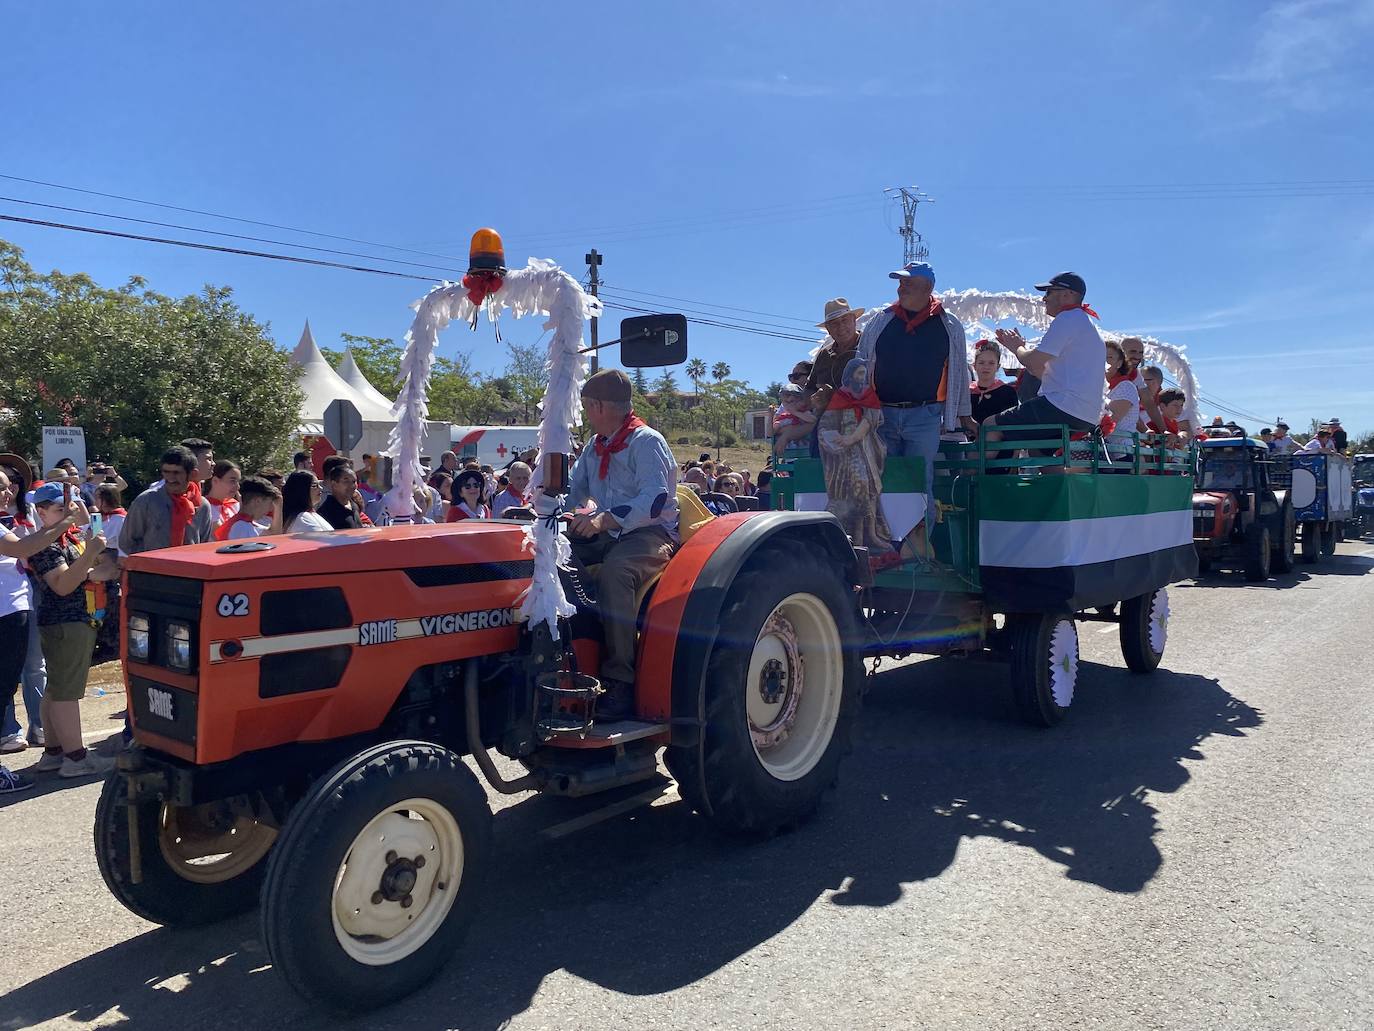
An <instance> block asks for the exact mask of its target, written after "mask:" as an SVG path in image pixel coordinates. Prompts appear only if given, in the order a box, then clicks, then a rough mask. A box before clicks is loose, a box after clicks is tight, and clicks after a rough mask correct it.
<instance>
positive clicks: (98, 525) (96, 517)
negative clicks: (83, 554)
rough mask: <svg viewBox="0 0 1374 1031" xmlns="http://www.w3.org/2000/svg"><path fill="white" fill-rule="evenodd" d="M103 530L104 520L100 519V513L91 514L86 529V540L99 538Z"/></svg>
mask: <svg viewBox="0 0 1374 1031" xmlns="http://www.w3.org/2000/svg"><path fill="white" fill-rule="evenodd" d="M104 528H105V527H104V520H103V519H102V518H101V516H100V513H99V512H92V513H91V522H90V525H89V526H88V527H87V529H86V540H90V539H91V538H92V537H96V536H99V534H100V532H101V531H102V530H103V529H104Z"/></svg>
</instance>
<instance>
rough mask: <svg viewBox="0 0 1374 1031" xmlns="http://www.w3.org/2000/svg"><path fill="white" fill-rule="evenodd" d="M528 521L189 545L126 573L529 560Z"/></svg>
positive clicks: (232, 574)
mask: <svg viewBox="0 0 1374 1031" xmlns="http://www.w3.org/2000/svg"><path fill="white" fill-rule="evenodd" d="M527 525H528V524H527V523H517V522H508V521H504V520H489V521H488V520H480V521H479V520H475V519H465V520H462V521H460V522H457V523H445V524H436V525H424V526H386V527H380V528H375V529H366V530H339V531H336V532H333V533H296V534H275V535H271V536H266V537H259V538H257V541H258V542H259V543H263V544H268V545H271V548H270V550H266V549H265V550H262V551H224V550H222V549H224V548H226V547H227V546H230V545H231V544H251V543H253V542H252V541H235V542H220V541H214V542H211V543H207V544H191V545H187V546H186V547H181V548H164V549H162V550H160V551H145V552H143V553H142V554H139V555H131V556H129V558H128V559H127V560H126V562H125V568H126V569H128V570H130V571H132V572H142V573H160V574H162V575H164V576H181V577H186V578H188V579H192V580H206V581H215V580H241V579H250V578H251V579H256V578H259V577H273V576H314V575H321V574H324V575H329V574H340V575H342V574H346V573H357V572H364V571H368V570H380V569H404V568H407V567H412V566H446V565H474V564H480V563H483V562H513V561H520V560H522V559H525V560H528V559H530V558H531V557H532V555H531V553H530V552H527V551H523V550H522V544H523V543H524V539H525V527H526V526H527Z"/></svg>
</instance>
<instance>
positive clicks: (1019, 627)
mask: <svg viewBox="0 0 1374 1031" xmlns="http://www.w3.org/2000/svg"><path fill="white" fill-rule="evenodd" d="M1011 632H1012V638H1011V639H1012V646H1011V694H1012V700H1013V701H1014V702H1015V703H1016V711H1017V713H1018V715H1020V717H1021V719H1023V720H1024V721H1025V722H1027V723H1030V724H1032V725H1034V726H1038V727H1052V726H1054V725H1055V724H1056V723H1058V722H1059V721H1060V720H1062V719H1063V718H1064V716H1065V715H1066V714H1067V713H1068V711H1069V706H1070V705H1072V704H1073V692H1074V688H1075V686H1076V685H1077V683H1078V628H1077V626H1076V625H1075V624H1074V621H1073V619H1072V618H1071V617H1070V616H1068V615H1064V614H1061V613H1030V614H1023V615H1018V616H1013V617H1011Z"/></svg>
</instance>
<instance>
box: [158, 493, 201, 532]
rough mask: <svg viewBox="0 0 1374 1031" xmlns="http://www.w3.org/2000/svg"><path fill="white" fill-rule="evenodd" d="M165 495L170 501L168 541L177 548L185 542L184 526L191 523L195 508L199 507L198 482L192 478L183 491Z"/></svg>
mask: <svg viewBox="0 0 1374 1031" xmlns="http://www.w3.org/2000/svg"><path fill="white" fill-rule="evenodd" d="M163 489H164V490H165V489H166V488H165V487H164V488H163ZM167 497H168V499H169V500H170V501H171V502H172V532H171V534H170V535H169V537H168V543H169V544H170V545H171V547H173V548H179V547H181V545H183V544H185V543H186V527H188V526H189V525H191V520H192V519H194V518H195V516H196V510H197V509H199V508H200V501H201V497H200V484H199V483H197V482H196V481H195V480H192V481H191V482H190V483H188V484H187V485H186V491H185V493H182V494H168V495H167Z"/></svg>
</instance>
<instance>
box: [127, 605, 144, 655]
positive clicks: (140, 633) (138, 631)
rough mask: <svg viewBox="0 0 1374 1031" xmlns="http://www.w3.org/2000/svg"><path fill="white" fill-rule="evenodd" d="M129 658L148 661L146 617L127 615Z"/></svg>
mask: <svg viewBox="0 0 1374 1031" xmlns="http://www.w3.org/2000/svg"><path fill="white" fill-rule="evenodd" d="M129 658H131V659H137V660H138V661H139V662H147V661H148V617H147V616H130V617H129Z"/></svg>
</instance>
